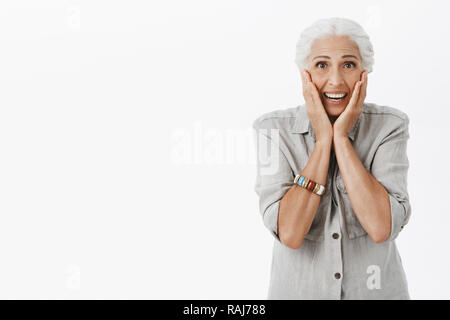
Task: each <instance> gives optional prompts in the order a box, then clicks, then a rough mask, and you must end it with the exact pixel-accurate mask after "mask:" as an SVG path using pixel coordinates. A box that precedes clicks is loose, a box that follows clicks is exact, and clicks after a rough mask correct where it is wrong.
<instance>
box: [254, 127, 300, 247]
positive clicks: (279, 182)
mask: <svg viewBox="0 0 450 320" xmlns="http://www.w3.org/2000/svg"><path fill="white" fill-rule="evenodd" d="M253 129H254V133H255V138H256V139H255V143H256V152H257V175H256V182H255V192H256V194H257V195H258V196H259V211H260V214H261V216H262V219H263V222H264V225H265V227H266V228H267V229H268V230H269V231H270V232H271V234H272V235H273V236H274V237H275V239H276V240H278V241H279V242H280V243H281V241H280V238H279V236H278V211H279V207H280V201H281V199H282V198H283V196H284V195H285V193H286V192H287V191H288V190H289V189H290V188H291V186H292V185H293V184H294V183H293V179H294V177H293V171H292V169H291V166H290V165H289V163H288V161H287V159H286V157H285V155H284V154H283V152H282V150H281V149H280V145H279V141H280V140H281V139H280V132H279V130H278V129H273V128H270V125H267V124H266V125H264V124H262V123H261V122H260V121H258V120H256V121H255V122H254V123H253Z"/></svg>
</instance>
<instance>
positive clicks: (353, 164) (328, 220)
mask: <svg viewBox="0 0 450 320" xmlns="http://www.w3.org/2000/svg"><path fill="white" fill-rule="evenodd" d="M373 61H374V59H373V49H372V45H371V43H370V40H369V37H368V35H367V34H366V32H365V31H364V30H363V29H362V27H361V26H360V25H359V24H357V23H356V22H354V21H351V20H348V19H342V18H330V19H323V20H319V21H317V22H316V23H314V24H313V25H312V26H310V27H309V28H307V29H305V30H304V31H303V32H302V34H301V36H300V38H299V40H298V43H297V53H296V63H297V65H298V68H299V71H300V74H301V78H302V84H303V96H304V99H305V104H304V105H299V106H298V107H295V108H289V109H283V110H276V111H272V112H269V113H266V114H264V115H262V116H260V117H259V118H258V119H256V120H255V122H254V123H253V128H254V129H255V130H256V133H257V138H258V139H257V146H258V160H259V161H258V174H257V179H256V184H255V191H256V193H257V194H258V196H259V199H260V203H259V204H260V213H261V215H262V218H263V221H264V225H265V226H266V227H267V228H268V229H269V230H270V231H271V234H272V235H273V236H274V238H275V240H274V247H273V258H272V259H273V260H272V266H271V279H270V286H269V294H268V298H269V299H410V297H409V293H408V285H407V280H406V277H405V273H404V270H403V267H402V261H401V258H400V255H399V253H398V251H397V247H396V244H395V239H396V237H397V236H398V234H399V232H400V231H401V229H402V228H403V227H404V226H405V225H406V224H407V222H408V219H409V216H410V213H411V207H410V204H409V198H408V192H407V171H408V167H409V162H408V158H407V154H406V147H407V140H408V138H409V134H408V123H409V118H408V116H407V115H406V114H405V113H403V112H402V111H400V110H398V109H395V108H392V107H387V106H380V105H377V104H374V103H368V102H365V101H364V99H365V97H366V90H367V83H368V80H367V74H368V73H369V72H371V71H372V65H373ZM266 149H269V150H268V151H267V152H266Z"/></svg>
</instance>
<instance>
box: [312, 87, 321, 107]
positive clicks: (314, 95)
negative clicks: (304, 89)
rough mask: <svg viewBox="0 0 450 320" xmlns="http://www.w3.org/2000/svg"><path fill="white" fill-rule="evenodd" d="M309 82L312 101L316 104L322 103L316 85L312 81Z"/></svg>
mask: <svg viewBox="0 0 450 320" xmlns="http://www.w3.org/2000/svg"><path fill="white" fill-rule="evenodd" d="M310 83H311V97H312V99H313V101H314V103H315V104H316V105H318V106H320V105H321V104H322V100H320V96H319V92H318V91H317V87H316V85H315V84H314V83H313V82H310Z"/></svg>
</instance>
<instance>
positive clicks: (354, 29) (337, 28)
mask: <svg viewBox="0 0 450 320" xmlns="http://www.w3.org/2000/svg"><path fill="white" fill-rule="evenodd" d="M334 35H336V36H348V37H349V38H350V39H351V40H353V41H354V42H355V43H356V45H357V46H358V48H359V53H360V55H361V58H362V69H363V70H367V71H368V72H372V66H373V64H374V58H373V47H372V43H371V42H370V38H369V35H368V34H367V33H366V31H364V29H363V28H362V27H361V25H359V24H358V23H357V22H355V21H353V20H350V19H345V18H337V17H333V18H327V19H320V20H317V21H316V22H314V23H313V24H312V25H311V26H309V27H307V28H306V29H304V30H303V31H302V33H301V34H300V37H299V39H298V41H297V46H296V52H295V63H296V64H297V66H298V67H299V69H300V70H302V69H306V66H307V64H308V63H307V59H308V56H309V54H310V52H311V45H312V44H313V42H314V41H315V40H316V39H321V38H327V37H329V36H334Z"/></svg>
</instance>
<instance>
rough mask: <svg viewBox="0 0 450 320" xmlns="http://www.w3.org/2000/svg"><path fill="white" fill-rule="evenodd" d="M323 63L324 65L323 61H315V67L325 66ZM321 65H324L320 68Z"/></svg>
mask: <svg viewBox="0 0 450 320" xmlns="http://www.w3.org/2000/svg"><path fill="white" fill-rule="evenodd" d="M325 65H326V63H325V62H323V61H320V62H317V63H316V67H318V68H319V69H323V68H325ZM321 66H324V67H323V68H322V67H321Z"/></svg>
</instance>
